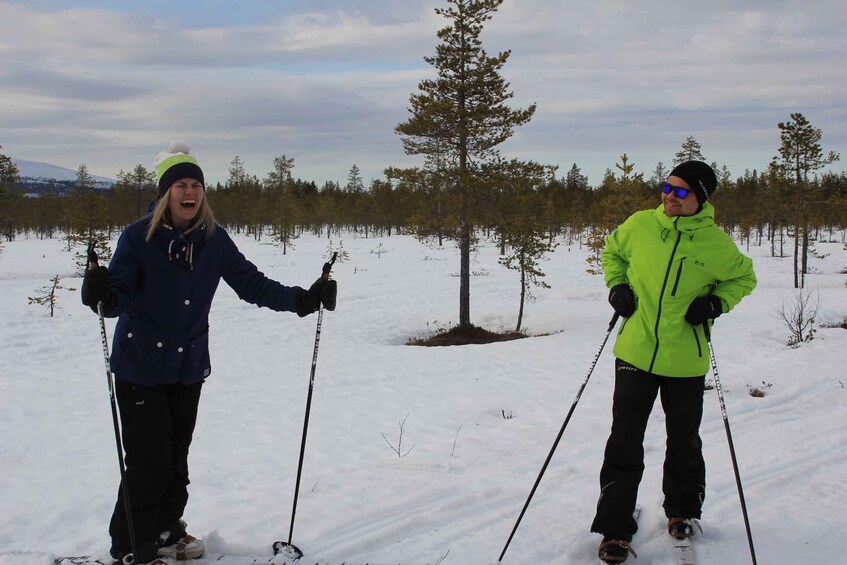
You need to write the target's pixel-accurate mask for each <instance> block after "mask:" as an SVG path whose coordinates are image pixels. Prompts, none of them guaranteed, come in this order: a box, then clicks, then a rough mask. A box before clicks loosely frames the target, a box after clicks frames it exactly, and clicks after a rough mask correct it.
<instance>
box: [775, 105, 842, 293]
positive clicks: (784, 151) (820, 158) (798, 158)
mask: <svg viewBox="0 0 847 565" xmlns="http://www.w3.org/2000/svg"><path fill="white" fill-rule="evenodd" d="M791 120H792V121H789V122H779V124H777V126H778V127H779V131H780V134H779V137H780V141H781V145H780V147H779V155H780V157H781V160H782V165H783V167H785V170H786V171H787V172H789V173H790V174H793V176H794V182H795V200H794V288H803V287H804V286H805V275H806V273H807V269H808V263H807V261H808V252H809V208H808V201H807V193H806V189H807V187H808V184H809V173H813V172H815V171H817V170H819V169H821V168H823V167H825V166H826V165H829V164H831V163H834V162H836V161H838V160H839V159H840V156H839V155H838V153H835V152H834V151H830V152H829V154H828V155H824V154H823V150H822V149H821V145H820V140H821V136H822V133H821V130H820V129H819V128H816V127H814V126H812V124H811V123H809V120H807V119H806V117H805V116H804V115H803V114H801V113H799V112H796V113H793V114H791ZM774 159H776V157H774ZM801 234H802V236H801ZM801 237H802V249H801ZM801 257H802V261H800V258H801ZM798 262H801V264H800V265H799V266H798Z"/></svg>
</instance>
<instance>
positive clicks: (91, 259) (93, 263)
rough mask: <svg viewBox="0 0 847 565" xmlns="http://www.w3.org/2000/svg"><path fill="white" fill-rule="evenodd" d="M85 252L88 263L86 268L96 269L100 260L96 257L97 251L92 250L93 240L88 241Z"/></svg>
mask: <svg viewBox="0 0 847 565" xmlns="http://www.w3.org/2000/svg"><path fill="white" fill-rule="evenodd" d="M86 254H87V255H88V264H87V265H86V266H87V268H88V269H96V268H97V267H99V266H100V261H99V260H98V259H97V252H96V251H95V250H94V241H89V242H88V250H87V252H86Z"/></svg>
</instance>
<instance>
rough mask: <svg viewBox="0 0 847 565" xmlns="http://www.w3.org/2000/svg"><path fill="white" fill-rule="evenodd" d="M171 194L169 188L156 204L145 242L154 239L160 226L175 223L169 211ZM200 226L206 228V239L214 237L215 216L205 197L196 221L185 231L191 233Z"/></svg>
mask: <svg viewBox="0 0 847 565" xmlns="http://www.w3.org/2000/svg"><path fill="white" fill-rule="evenodd" d="M170 194H171V189H170V188H168V189H167V190H166V191H165V193H164V194H163V195H162V196H161V197H160V198H159V200H158V202H156V207H155V208H153V212H152V213H151V214H150V225H149V226H148V227H147V235H146V236H145V237H144V241H150V238H151V237H153V234H154V233H156V230H157V229H159V226H161V225H162V224H164V223H167V224H170V223H172V222H173V220H172V219H171V211H170V210H169V209H168V197H169V196H170ZM200 226H206V235H205V237H204V239H209V238H210V237H212V234H214V233H215V215H214V214H213V213H212V208H211V207H210V206H209V200H208V199H207V198H205V195H204V198H203V201H202V202H201V203H200V210H199V211H198V212H197V214H196V215H195V216H194V220H193V221H192V223H191V225H190V226H189V227H188V229H187V230H185V233H187V234H188V233H191V232H192V231H194V230H195V229H197V228H198V227H200Z"/></svg>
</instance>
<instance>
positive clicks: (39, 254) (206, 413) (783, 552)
mask: <svg viewBox="0 0 847 565" xmlns="http://www.w3.org/2000/svg"><path fill="white" fill-rule="evenodd" d="M235 239H236V241H237V243H238V244H239V246H240V248H241V250H242V251H243V252H244V253H245V255H247V257H248V258H250V259H251V260H252V261H254V262H255V263H256V264H257V265H259V267H260V268H261V269H262V270H263V271H264V272H265V273H266V274H268V275H269V276H271V277H273V278H276V279H278V280H280V281H282V282H284V283H288V284H298V285H301V286H302V285H308V284H309V283H310V282H311V281H313V280H314V279H315V278H316V277H317V276H318V275H319V273H320V267H321V265H322V263H323V262H324V261H325V260H326V258H327V256H328V253H327V248H328V245H329V242H328V241H327V239H326V238H317V237H313V236H304V237H302V238H300V239H299V240H297V241H296V246H297V248H296V250H295V251H294V252H291V253H290V254H288V255H286V256H283V255H282V253H281V250H280V249H279V248H278V247H275V246H273V245H270V244H269V242H268V241H262V242H255V241H254V240H252V239H248V238H245V237H237V236H236V237H235ZM837 239H838V240H839V241H838V242H836V243H819V244H817V250H818V252H819V253H820V254H828V256H827V257H825V258H824V259H813V260H812V261H811V266H812V268H813V270H814V271H815V272H814V273H813V274H810V275H809V276H808V286H809V287H810V288H814V289H816V291H817V293H819V297H820V313H819V316H818V322H819V323H834V322H840V321H842V320H844V318H845V315H847V289H845V280H847V276H845V275H844V274H841V273H840V271H842V270H843V269H844V267H845V266H847V251H845V250H844V246H843V244H842V243H841V242H840V241H841V235H840V234H839V236H838V238H837ZM341 241H342V242H343V249H344V250H346V251H347V252H348V253H349V260H347V261H345V262H342V263H337V264H336V267H335V270H334V276H335V278H336V279H337V280H338V283H339V298H338V309H337V310H336V311H335V312H327V313H326V314H325V315H324V325H323V332H322V337H321V343H320V353H319V359H318V365H317V375H316V382H315V389H314V397H313V402H312V413H311V421H310V427H309V437H308V442H307V449H306V458H305V464H304V470H303V480H302V486H301V493H300V500H299V506H298V509H297V514H296V522H295V526H294V538H293V541H294V543H295V544H296V545H298V546H299V547H300V548H301V549H303V550H304V551H305V553H306V557H307V559H306V560H304V561H308V562H309V563H314V562H317V561H321V562H331V563H340V562H342V561H347V562H352V563H362V562H369V563H405V564H411V565H417V564H424V563H434V562H436V561H438V560H439V559H441V558H442V557H444V556H445V554H446V557H444V560H443V563H445V564H462V565H468V564H470V565H475V564H486V563H487V564H490V563H496V562H497V558H498V556H499V554H500V551H501V550H502V548H503V545H504V544H505V542H506V539H507V537H508V535H509V532H510V531H511V529H512V526H513V524H514V522H515V520H516V519H517V516H518V513H519V511H520V509H521V507H522V505H523V503H524V501H525V500H526V497H527V494H528V493H529V489H530V488H531V486H532V484H533V482H534V480H535V478H536V476H537V474H538V472H539V470H540V468H541V465H542V463H543V462H544V459H545V457H546V456H547V453H548V451H549V449H550V447H551V445H552V443H553V440H554V439H555V437H556V434H557V433H558V431H559V428H560V427H561V424H562V421H563V419H564V417H565V415H566V414H567V411H568V409H569V408H570V406H571V403H572V402H573V399H574V397H575V395H576V393H577V392H578V390H579V386H580V385H581V384H582V382H583V379H584V378H585V376H586V373H587V371H588V368H589V367H590V365H591V361H592V359H593V358H594V356H595V354H596V352H597V349H598V347H599V346H600V343H601V342H602V338H603V336H604V334H605V332H606V328H607V324H608V322H609V319H610V318H611V314H612V310H611V308H610V307H609V306H608V304H607V302H606V293H607V292H606V290H605V288H604V285H603V281H602V278H601V277H599V276H593V275H589V274H587V273H586V270H585V269H586V263H585V259H586V257H587V255H588V252H587V250H586V249H579V248H578V247H576V246H572V247H571V248H570V249H568V247H567V246H564V245H563V246H561V247H559V249H558V250H556V252H555V253H554V254H553V255H552V256H551V259H550V261H549V262H547V263H544V264H543V267H542V268H543V269H544V270H545V271H546V273H547V278H546V280H547V281H548V282H549V283H550V284H551V285H552V288H551V289H549V290H543V291H542V290H538V289H536V290H535V293H536V294H537V295H538V300H537V301H536V302H533V303H530V304H528V305H527V309H526V313H525V317H524V320H525V325H526V327H528V330H529V333H530V334H533V335H538V336H539V337H533V338H531V339H523V340H518V341H512V342H507V343H498V344H490V345H474V346H464V347H447V348H422V347H409V346H406V345H405V343H406V342H407V340H408V339H409V338H411V337H415V336H423V335H427V334H428V333H429V332H431V331H432V330H434V329H438V328H443V327H445V326H447V325H450V324H452V323H455V321H456V319H457V313H458V287H459V284H458V282H459V281H458V278H456V274H457V272H458V264H459V262H458V253H457V250H456V249H455V248H454V247H452V246H448V247H445V248H435V247H429V246H426V245H423V244H421V243H419V242H417V241H416V240H414V239H413V238H411V237H402V236H401V237H398V236H394V237H390V238H389V237H384V238H369V239H366V238H357V237H355V236H354V235H352V234H345V235H344V236H343V237H342V239H341ZM332 243H333V245H334V247H335V248H336V249H337V248H338V246H339V238H338V237H337V236H334V237H333V240H332ZM3 245H4V247H3V251H2V255H0V309H2V320H3V321H2V325H0V363H2V371H0V564H2V565H11V564H15V565H20V564H24V565H29V564H32V565H36V564H37V565H42V564H45V565H49V564H50V563H52V557H53V555H76V554H82V553H91V552H100V553H102V552H105V551H106V550H107V549H108V543H109V539H108V534H107V526H108V520H109V516H110V513H111V510H112V506H113V504H114V497H115V494H116V492H117V489H118V467H117V460H116V454H115V453H116V452H115V443H114V436H113V430H112V420H111V415H110V408H109V398H108V388H107V383H106V378H105V369H104V363H103V354H102V349H101V345H100V336H99V328H98V323H97V318H96V316H95V315H93V314H92V313H91V312H90V311H89V310H88V309H87V308H85V307H83V306H82V305H81V304H80V301H79V293H78V291H77V292H71V291H69V290H63V291H61V294H60V296H59V306H60V309H59V310H58V312H57V314H56V317H55V318H52V319H51V318H50V317H49V316H48V314H47V311H46V309H45V308H44V307H42V306H35V305H28V304H27V297H28V296H34V295H35V292H36V291H37V290H38V289H40V288H41V287H42V286H44V285H46V284H48V282H49V279H50V277H52V276H54V275H56V274H59V275H61V276H62V277H63V283H64V284H65V285H66V286H71V287H77V288H78V287H79V286H80V283H81V281H80V279H78V278H77V279H75V278H74V275H73V273H74V268H73V266H72V259H71V257H70V254H68V253H67V252H65V251H63V250H62V245H61V243H60V242H59V241H58V240H48V241H42V240H37V239H34V238H33V239H25V238H20V239H18V240H16V241H13V242H4V244H3ZM381 250H384V251H386V252H385V253H381V254H380V253H377V252H378V251H381ZM746 252H747V253H748V254H749V255H751V256H752V257H753V259H754V262H755V267H756V271H757V274H758V277H759V286H758V288H757V289H756V290H755V291H754V293H753V294H752V296H750V297H748V298H747V299H746V300H745V301H744V302H742V303H741V305H740V306H739V307H738V308H737V309H736V310H735V311H733V312H732V313H731V314H730V315H727V316H724V317H722V318H720V319H719V320H718V321H717V323H716V326H715V329H714V336H713V339H714V347H715V353H716V357H717V363H718V369H719V376H720V379H721V382H722V384H723V386H724V392H725V398H726V404H727V412H728V415H729V421H730V424H731V426H732V434H733V439H734V443H735V448H736V453H737V455H738V463H739V467H740V471H741V477H742V481H743V486H744V492H745V495H746V501H747V506H748V510H749V516H750V522H751V528H752V533H753V539H754V542H755V547H756V553H757V557H758V561H759V563H763V564H765V563H766V564H769V565H797V564H801V563H809V562H812V561H816V562H817V561H821V560H823V561H826V562H829V563H834V562H836V561H838V560H839V559H840V557H838V556H840V555H842V554H843V548H842V543H841V540H840V537H839V534H840V532H841V529H842V527H843V523H844V517H845V508H847V482H846V481H845V480H844V478H845V477H847V426H845V423H844V422H845V415H847V390H845V385H847V368H845V363H844V352H845V350H847V331H845V330H844V329H840V328H819V329H818V331H817V333H816V335H815V339H814V340H813V341H812V342H810V343H806V344H804V345H803V346H802V347H800V348H797V349H791V348H788V347H786V345H785V343H786V340H787V335H788V332H787V330H786V328H785V326H784V324H783V323H782V322H781V321H779V320H778V319H777V318H776V315H775V306H779V305H780V304H782V303H783V302H784V301H788V302H789V303H790V302H792V301H793V299H792V296H793V293H794V291H793V289H792V276H791V264H792V260H791V258H790V257H786V258H783V259H775V258H771V257H769V246H762V247H751V248H750V249H749V250H747V251H746ZM497 258H498V255H497V247H496V246H495V245H492V244H488V245H484V246H483V247H482V248H481V249H480V250H479V252H478V253H475V254H474V255H473V257H472V260H473V263H472V271H473V272H474V274H475V276H474V277H473V278H472V281H471V285H472V295H471V318H472V321H473V322H474V323H476V324H478V325H481V326H483V327H486V328H488V329H492V330H499V329H511V328H513V326H514V324H515V322H516V317H517V311H518V292H519V283H518V278H517V274H516V273H515V272H513V271H508V270H506V269H505V268H503V267H501V266H500V265H498V263H497ZM315 322H316V317H315V316H311V317H309V318H305V319H299V318H298V317H297V316H295V315H292V314H279V313H275V312H271V311H269V310H264V309H258V308H256V307H254V306H252V305H249V304H246V303H244V302H241V301H239V300H238V299H237V297H236V296H235V294H234V293H233V292H232V291H231V290H230V289H229V288H228V287H227V286H226V285H225V284H222V286H221V289H220V291H219V292H218V296H217V299H216V302H215V305H214V307H213V309H212V315H211V341H212V344H211V351H212V367H213V371H212V375H211V377H210V378H209V379H208V381H207V382H206V385H205V387H204V391H203V397H202V399H201V404H200V417H199V422H198V424H197V430H196V433H195V437H194V443H193V445H192V448H191V473H192V474H191V478H192V484H191V487H190V494H191V499H190V501H189V504H188V509H187V513H186V516H185V518H186V520H187V521H188V522H189V525H190V531H191V532H193V533H194V534H195V535H197V536H200V537H203V538H205V539H206V543H207V548H208V550H209V551H210V552H212V553H238V554H255V555H259V554H262V555H271V553H272V552H271V543H272V542H274V541H276V540H286V539H287V535H288V527H289V521H290V518H291V503H292V498H293V492H294V480H295V476H296V470H297V458H298V452H299V446H300V438H301V431H302V424H303V413H304V408H305V400H306V394H307V390H308V379H309V369H310V364H311V359H312V348H313V343H314V337H315ZM107 323H108V329H109V334H110V336H109V337H110V343H111V332H112V330H113V327H114V326H113V321H111V320H109V321H108V322H107ZM542 334H543V335H542ZM611 345H612V339H610V341H609V344H608V345H607V347H606V350H605V351H604V352H603V355H602V356H601V358H600V360H599V362H598V364H597V368H596V370H595V371H594V374H593V375H592V377H591V380H590V381H589V382H588V385H587V387H586V389H585V392H584V394H583V396H582V398H581V400H580V403H579V405H578V406H577V408H576V411H575V413H574V416H573V418H572V420H571V422H570V425H569V426H568V429H567V430H566V432H565V434H564V437H563V439H562V442H561V443H560V445H559V447H558V450H557V451H556V453H555V455H554V457H553V459H552V462H551V464H550V466H549V468H548V469H547V472H546V474H545V476H544V479H543V480H542V482H541V485H540V487H539V489H538V491H537V493H536V495H535V498H534V499H533V502H532V504H531V505H530V507H529V510H528V511H527V514H526V516H525V517H524V520H523V522H522V525H521V527H520V529H519V530H518V531H517V534H516V536H515V538H514V540H513V541H512V544H511V546H510V548H509V551H508V552H507V553H506V556H505V558H504V560H503V563H509V564H548V563H549V564H554V563H555V564H582V563H586V564H594V563H597V560H596V557H595V555H596V553H595V552H596V546H597V544H598V542H599V536H597V535H596V534H591V533H589V531H588V528H589V525H590V522H591V519H592V517H593V511H594V506H595V503H596V499H597V495H598V489H599V487H598V472H599V469H600V464H601V462H602V452H603V447H604V443H605V440H606V437H607V433H608V429H609V425H610V403H611V391H612V383H613V357H612V354H611ZM749 387H759V388H762V389H763V390H764V391H765V392H766V396H764V397H763V398H754V397H752V396H751V395H749V394H748V388H749ZM705 403H706V408H705V415H704V421H703V425H702V436H703V440H704V452H705V457H706V462H707V470H708V477H707V483H708V484H707V496H706V502H705V507H704V515H703V520H702V525H703V530H704V532H703V534H702V535H701V536H699V537H698V539H697V544H696V551H697V556H698V564H701V565H727V564H743V563H749V562H750V561H751V560H750V556H749V549H748V544H747V539H746V535H745V531H744V525H743V520H742V514H741V510H740V506H739V500H738V495H737V490H736V484H735V478H734V475H733V471H732V465H731V459H730V455H729V450H728V448H727V440H726V435H725V431H724V423H723V419H722V417H721V413H720V409H719V403H718V399H717V396H716V393H715V392H714V391H711V392H707V394H706V399H705ZM504 415H505V416H506V417H504ZM402 421H405V424H404V425H403V428H402V432H403V435H402V445H400V446H398V442H399V441H400V438H399V435H400V431H401V430H400V425H399V422H402ZM398 447H399V451H400V455H403V456H402V457H401V456H398V453H396V452H395V448H398ZM645 448H646V471H645V474H644V480H643V483H642V486H641V491H640V495H639V499H640V504H641V505H642V506H643V508H644V510H643V512H642V515H641V518H640V527H641V529H640V531H639V532H638V534H637V535H636V537H635V539H634V540H633V546H634V547H635V549H636V551H637V552H638V559H637V560H635V559H631V561H633V562H634V563H637V564H638V565H662V564H671V563H674V558H673V555H672V552H671V548H670V542H669V539H668V536H667V534H666V533H665V531H664V525H665V518H664V516H663V514H662V510H661V501H662V495H661V465H662V458H663V453H664V430H663V417H662V411H661V409H660V406H659V405H658V403H657V406H656V408H655V410H654V413H653V416H652V418H651V421H650V425H649V428H648V431H647V438H646V441H645ZM448 552H449V553H448ZM821 556H824V557H823V559H821ZM833 559H835V561H833Z"/></svg>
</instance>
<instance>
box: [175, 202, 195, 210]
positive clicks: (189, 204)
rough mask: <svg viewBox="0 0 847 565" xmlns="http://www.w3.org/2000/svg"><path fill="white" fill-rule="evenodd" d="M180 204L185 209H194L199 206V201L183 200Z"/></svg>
mask: <svg viewBox="0 0 847 565" xmlns="http://www.w3.org/2000/svg"><path fill="white" fill-rule="evenodd" d="M179 205H180V207H182V209H183V210H194V208H195V207H196V206H197V202H196V201H195V200H183V201H182V202H180V203H179Z"/></svg>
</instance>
